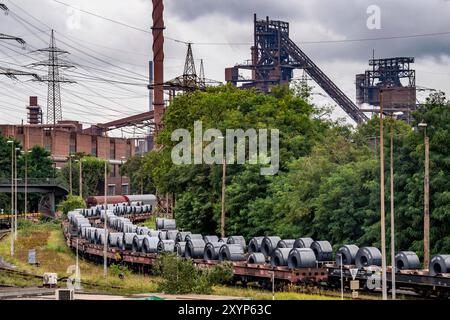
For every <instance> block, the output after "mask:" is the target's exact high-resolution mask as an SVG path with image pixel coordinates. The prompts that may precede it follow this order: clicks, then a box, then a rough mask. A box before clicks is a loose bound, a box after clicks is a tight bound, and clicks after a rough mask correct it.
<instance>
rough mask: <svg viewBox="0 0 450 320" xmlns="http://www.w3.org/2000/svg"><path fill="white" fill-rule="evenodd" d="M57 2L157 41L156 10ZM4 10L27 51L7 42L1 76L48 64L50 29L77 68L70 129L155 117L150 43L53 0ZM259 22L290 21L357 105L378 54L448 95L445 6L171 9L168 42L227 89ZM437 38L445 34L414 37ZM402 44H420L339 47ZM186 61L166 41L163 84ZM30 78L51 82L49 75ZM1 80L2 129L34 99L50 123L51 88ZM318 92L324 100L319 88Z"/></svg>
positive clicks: (203, 4)
mask: <svg viewBox="0 0 450 320" xmlns="http://www.w3.org/2000/svg"><path fill="white" fill-rule="evenodd" d="M60 1H61V2H65V3H67V4H70V5H74V6H78V7H79V8H81V9H82V10H86V11H89V12H92V13H95V14H98V15H101V16H104V17H107V18H110V19H114V20H117V21H120V22H123V23H125V24H129V25H131V26H134V27H136V28H139V29H143V30H149V31H150V27H151V24H152V19H151V12H152V6H151V0H127V1H119V0H95V1H88V0H60ZM0 3H4V4H6V5H7V6H8V7H9V9H10V11H11V12H10V13H9V15H0V33H5V34H9V35H14V36H20V37H22V38H23V39H25V40H26V41H27V47H26V49H25V50H22V49H21V48H20V45H18V44H16V43H14V42H12V41H0V67H4V68H5V67H9V68H20V66H25V65H29V64H30V63H33V62H37V61H38V60H45V59H46V58H45V56H44V55H42V54H39V53H36V52H32V51H34V50H35V49H37V48H43V47H45V46H47V45H48V41H49V37H50V36H49V34H50V29H51V28H53V29H55V32H56V41H57V45H58V47H60V48H61V49H64V50H67V51H69V52H70V55H68V56H66V57H64V59H66V60H68V61H70V62H71V63H73V64H74V65H76V66H77V68H76V69H71V70H69V71H68V72H65V73H64V76H66V77H67V78H70V79H72V80H76V81H77V83H76V84H64V85H62V89H61V95H62V105H63V118H64V119H71V120H79V121H82V122H83V123H85V124H86V125H87V124H90V123H99V122H105V121H110V120H114V119H117V118H120V117H124V116H129V115H132V114H136V113H139V112H144V111H147V110H148V91H147V89H146V86H145V82H146V81H147V78H148V61H149V60H150V59H151V56H152V53H151V43H152V37H151V34H150V33H147V32H144V31H138V30H135V29H132V28H127V27H125V26H122V25H119V24H115V23H112V22H110V21H106V20H104V19H100V18H98V17H95V16H92V15H89V14H86V13H83V12H78V11H75V10H72V9H70V8H68V7H66V6H64V5H62V4H60V3H57V2H55V1H54V0H39V1H35V0H0ZM370 5H376V6H378V7H379V8H380V13H381V16H380V22H381V28H380V29H369V28H368V27H367V19H368V18H369V14H368V13H367V8H368V7H369V6H370ZM253 13H257V14H258V16H259V17H265V16H266V15H268V16H270V18H272V19H278V20H284V21H288V22H289V23H290V36H291V38H292V39H293V40H294V41H296V43H297V44H298V45H299V46H300V47H301V48H302V49H303V51H305V52H306V53H307V54H308V55H309V56H310V58H311V59H312V60H313V61H314V62H315V63H316V64H317V65H318V66H319V67H320V68H321V69H322V70H323V71H324V72H325V73H326V74H327V75H328V76H329V77H330V78H331V79H332V80H333V81H335V83H336V84H337V85H338V86H339V87H340V88H341V89H342V90H343V91H344V92H345V93H346V94H347V95H348V96H349V97H350V98H351V99H353V100H354V98H355V89H354V87H355V85H354V78H355V74H357V73H362V72H364V70H365V69H366V68H367V61H368V59H370V58H371V56H372V50H373V49H374V50H375V56H376V57H377V58H384V57H392V56H411V57H415V59H416V60H415V61H416V62H415V64H414V67H415V69H416V70H417V84H418V85H419V86H423V87H426V88H434V89H438V90H443V91H445V92H446V93H448V92H449V90H450V81H449V79H450V67H449V62H450V58H449V54H450V19H448V17H449V16H450V1H448V0H420V1H419V0H395V1H393V0H384V1H374V0H369V1H366V0H301V1H300V0H279V1H273V0H271V1H267V0H245V1H243V0H170V1H169V0H167V1H165V12H164V19H165V25H166V30H165V35H166V36H167V37H169V38H173V39H179V40H182V41H190V42H193V43H194V46H193V51H194V57H195V58H196V63H197V68H198V67H199V59H204V64H205V71H206V76H207V78H210V79H215V80H219V81H224V68H225V67H228V66H233V65H234V64H236V63H241V62H244V61H245V60H247V59H249V58H250V49H249V46H250V45H249V44H250V43H251V42H252V41H253V34H252V33H253ZM33 17H34V18H33ZM21 19H23V20H25V21H27V22H28V23H31V24H32V25H33V26H30V25H29V24H27V23H26V22H24V21H23V20H21ZM446 32H447V34H442V33H446ZM430 33H431V34H434V33H441V34H440V35H434V36H422V37H419V36H416V35H421V34H430ZM397 36H413V37H409V38H394V39H390V40H386V39H384V40H376V41H374V40H373V41H354V42H353V41H342V40H351V39H367V38H371V39H373V38H380V37H381V38H386V37H397ZM330 41H331V42H330ZM332 41H341V42H332ZM185 52H186V45H185V44H183V43H179V42H175V41H173V40H170V39H166V41H165V57H166V61H165V79H166V80H169V79H171V78H173V77H175V76H177V75H180V74H181V73H182V70H183V64H184V56H185ZM20 69H21V70H25V69H23V68H20ZM29 70H30V71H35V72H38V73H39V74H45V73H46V70H45V68H44V69H42V68H38V69H29ZM296 74H297V75H299V74H300V72H297V73H296ZM0 77H1V78H0V90H1V92H2V93H3V94H2V95H0V109H1V110H2V112H1V115H0V123H5V122H6V123H20V121H22V119H23V120H24V121H26V110H25V106H26V104H27V101H28V98H27V97H28V96H29V95H31V94H36V95H38V97H39V101H40V104H41V105H42V106H43V110H44V112H45V113H46V99H47V87H46V85H45V84H42V83H36V82H31V81H28V79H29V78H28V77H20V81H13V80H10V79H8V78H6V77H4V76H0ZM107 81H108V82H107ZM111 81H115V82H114V83H111ZM123 82H126V83H131V84H133V85H129V84H124V83H123ZM314 91H315V92H317V93H320V92H322V91H321V90H320V89H319V88H318V87H317V86H316V88H315V89H314ZM426 94H428V93H427V92H419V94H418V97H419V99H421V100H423V98H424V97H425V95H426ZM315 102H316V103H317V104H333V102H332V100H331V99H328V98H323V97H322V96H320V95H315ZM341 116H345V113H343V112H342V111H341V110H340V109H339V108H338V107H337V108H336V111H335V113H334V117H341ZM133 133H134V134H136V135H141V134H142V131H140V130H137V131H136V132H134V131H133V130H132V129H127V131H126V132H125V133H124V134H125V135H127V136H130V135H132V134H133Z"/></svg>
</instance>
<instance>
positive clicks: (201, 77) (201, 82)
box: [198, 59, 206, 88]
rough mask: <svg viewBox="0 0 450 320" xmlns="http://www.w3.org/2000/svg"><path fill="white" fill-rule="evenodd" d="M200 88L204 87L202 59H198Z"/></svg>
mask: <svg viewBox="0 0 450 320" xmlns="http://www.w3.org/2000/svg"><path fill="white" fill-rule="evenodd" d="M198 78H199V86H200V88H205V87H206V83H205V67H204V66H203V59H200V73H199V75H198Z"/></svg>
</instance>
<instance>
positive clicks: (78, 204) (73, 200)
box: [58, 195, 86, 215]
mask: <svg viewBox="0 0 450 320" xmlns="http://www.w3.org/2000/svg"><path fill="white" fill-rule="evenodd" d="M58 207H59V210H61V211H62V213H64V214H65V215H67V213H69V211H72V210H75V209H78V208H86V202H84V200H83V198H81V197H80V196H74V195H68V196H67V198H66V200H64V201H62V202H60V203H59V206H58Z"/></svg>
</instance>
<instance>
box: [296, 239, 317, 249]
mask: <svg viewBox="0 0 450 320" xmlns="http://www.w3.org/2000/svg"><path fill="white" fill-rule="evenodd" d="M313 242H314V240H313V239H311V238H298V239H297V240H295V242H294V248H311V245H312V243H313Z"/></svg>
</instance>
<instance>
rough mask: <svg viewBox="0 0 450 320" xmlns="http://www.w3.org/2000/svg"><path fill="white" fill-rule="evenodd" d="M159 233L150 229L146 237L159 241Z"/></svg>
mask: <svg viewBox="0 0 450 320" xmlns="http://www.w3.org/2000/svg"><path fill="white" fill-rule="evenodd" d="M160 232H161V231H159V230H153V229H150V230H149V231H148V235H149V236H150V237H156V238H158V239H159V233H160Z"/></svg>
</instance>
